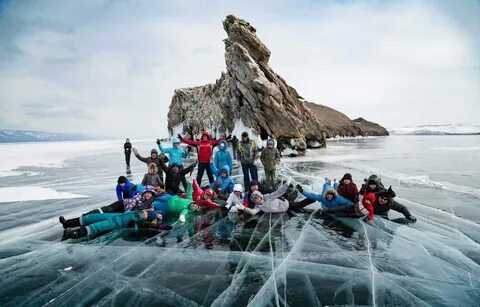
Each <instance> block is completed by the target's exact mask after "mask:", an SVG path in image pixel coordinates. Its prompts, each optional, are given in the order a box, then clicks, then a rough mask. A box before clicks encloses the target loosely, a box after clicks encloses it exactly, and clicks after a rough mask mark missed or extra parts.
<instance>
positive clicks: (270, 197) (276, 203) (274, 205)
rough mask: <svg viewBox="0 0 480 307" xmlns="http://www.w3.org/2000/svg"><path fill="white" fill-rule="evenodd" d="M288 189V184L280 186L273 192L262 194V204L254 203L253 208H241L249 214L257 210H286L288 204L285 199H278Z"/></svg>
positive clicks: (254, 213)
mask: <svg viewBox="0 0 480 307" xmlns="http://www.w3.org/2000/svg"><path fill="white" fill-rule="evenodd" d="M287 190H288V184H287V183H286V184H284V185H282V186H280V187H279V188H278V189H277V190H276V191H275V192H273V193H270V194H265V195H263V204H261V205H256V206H255V208H253V209H250V208H244V209H243V210H244V211H245V212H247V213H249V214H251V215H256V214H257V213H258V212H260V211H263V212H269V213H279V212H286V211H287V210H288V207H289V204H288V201H287V200H283V199H280V197H281V196H282V195H283V194H285V192H287Z"/></svg>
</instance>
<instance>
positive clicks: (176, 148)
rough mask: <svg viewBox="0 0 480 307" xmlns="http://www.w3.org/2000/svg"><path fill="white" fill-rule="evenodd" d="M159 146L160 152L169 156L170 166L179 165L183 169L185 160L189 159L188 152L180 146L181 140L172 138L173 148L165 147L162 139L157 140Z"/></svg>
mask: <svg viewBox="0 0 480 307" xmlns="http://www.w3.org/2000/svg"><path fill="white" fill-rule="evenodd" d="M157 145H158V149H159V150H160V152H162V153H165V154H167V155H168V159H169V160H170V162H169V165H173V164H175V165H178V166H180V167H183V159H185V158H186V157H187V155H188V154H187V151H186V150H185V149H183V148H182V147H181V146H180V140H179V139H178V138H176V137H173V138H172V147H163V146H162V143H161V142H160V139H157Z"/></svg>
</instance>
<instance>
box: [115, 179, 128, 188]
mask: <svg viewBox="0 0 480 307" xmlns="http://www.w3.org/2000/svg"><path fill="white" fill-rule="evenodd" d="M127 182H128V179H127V177H125V176H120V177H118V180H117V183H118V185H120V186H121V187H124V186H125V184H127Z"/></svg>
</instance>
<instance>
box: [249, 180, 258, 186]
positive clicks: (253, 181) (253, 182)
mask: <svg viewBox="0 0 480 307" xmlns="http://www.w3.org/2000/svg"><path fill="white" fill-rule="evenodd" d="M254 185H258V186H260V183H259V182H258V181H257V180H252V181H250V187H253V186H254Z"/></svg>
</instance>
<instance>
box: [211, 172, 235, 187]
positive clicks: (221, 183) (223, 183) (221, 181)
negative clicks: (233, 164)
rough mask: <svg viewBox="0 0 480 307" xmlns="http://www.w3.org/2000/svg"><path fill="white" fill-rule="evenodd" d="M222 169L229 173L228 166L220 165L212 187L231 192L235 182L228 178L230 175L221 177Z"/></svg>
mask: <svg viewBox="0 0 480 307" xmlns="http://www.w3.org/2000/svg"><path fill="white" fill-rule="evenodd" d="M222 171H226V172H227V174H230V168H229V167H228V166H227V165H225V166H224V167H222V169H221V170H220V171H219V174H218V176H217V179H216V180H215V182H214V184H213V187H214V188H216V189H219V190H220V192H222V193H232V191H233V186H234V185H235V183H234V182H233V180H232V178H230V176H227V177H222V175H221V173H222Z"/></svg>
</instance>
